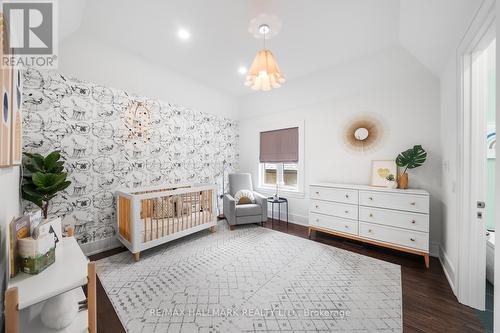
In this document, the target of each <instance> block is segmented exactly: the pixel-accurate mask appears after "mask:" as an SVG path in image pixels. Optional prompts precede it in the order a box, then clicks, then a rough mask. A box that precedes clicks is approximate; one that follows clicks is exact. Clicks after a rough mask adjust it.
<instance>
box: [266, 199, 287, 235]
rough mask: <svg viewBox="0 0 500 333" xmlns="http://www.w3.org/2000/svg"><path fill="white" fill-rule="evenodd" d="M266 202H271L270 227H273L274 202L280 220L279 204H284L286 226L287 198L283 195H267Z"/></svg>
mask: <svg viewBox="0 0 500 333" xmlns="http://www.w3.org/2000/svg"><path fill="white" fill-rule="evenodd" d="M267 202H268V203H270V204H271V228H273V227H274V225H273V222H274V204H278V221H281V204H283V203H284V204H286V226H287V227H288V199H287V198H283V197H281V198H280V197H269V198H267Z"/></svg>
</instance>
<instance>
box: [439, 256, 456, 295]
mask: <svg viewBox="0 0 500 333" xmlns="http://www.w3.org/2000/svg"><path fill="white" fill-rule="evenodd" d="M439 262H440V263H441V266H442V267H443V271H444V275H445V276H446V279H447V280H448V283H449V284H450V287H451V290H453V294H455V296H457V292H456V287H455V267H453V264H452V262H451V261H450V258H449V257H448V255H447V254H446V251H445V250H444V249H443V247H442V246H440V247H439Z"/></svg>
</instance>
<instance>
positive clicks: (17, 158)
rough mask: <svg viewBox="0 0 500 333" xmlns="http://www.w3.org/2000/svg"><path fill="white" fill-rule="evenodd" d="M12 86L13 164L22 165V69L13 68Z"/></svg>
mask: <svg viewBox="0 0 500 333" xmlns="http://www.w3.org/2000/svg"><path fill="white" fill-rule="evenodd" d="M11 81H12V82H11V83H12V87H11V97H12V100H11V107H12V116H11V120H12V125H11V131H12V138H11V140H12V142H11V152H12V165H21V162H22V114H21V106H22V96H23V93H22V91H23V79H22V78H21V69H20V68H12V80H11Z"/></svg>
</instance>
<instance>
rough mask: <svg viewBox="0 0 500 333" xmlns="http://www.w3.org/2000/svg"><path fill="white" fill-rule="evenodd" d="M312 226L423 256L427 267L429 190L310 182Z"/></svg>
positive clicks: (310, 229)
mask: <svg viewBox="0 0 500 333" xmlns="http://www.w3.org/2000/svg"><path fill="white" fill-rule="evenodd" d="M310 197H311V201H310V207H309V235H310V234H311V231H312V230H316V231H321V232H326V233H330V234H334V235H337V236H341V237H346V238H351V239H355V240H359V241H362V242H366V243H371V244H375V245H379V246H384V247H388V248H392V249H396V250H400V251H404V252H409V253H414V254H418V255H421V256H423V257H424V259H425V266H426V267H427V268H428V267H429V193H428V192H427V191H424V190H414V189H408V190H399V189H388V188H382V187H373V186H365V185H348V184H330V183H322V184H314V185H311V186H310Z"/></svg>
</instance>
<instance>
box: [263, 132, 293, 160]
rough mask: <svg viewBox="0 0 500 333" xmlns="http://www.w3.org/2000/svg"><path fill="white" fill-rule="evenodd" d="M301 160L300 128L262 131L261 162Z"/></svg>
mask: <svg viewBox="0 0 500 333" xmlns="http://www.w3.org/2000/svg"><path fill="white" fill-rule="evenodd" d="M298 160H299V128H298V127H292V128H285V129H279V130H275V131H267V132H260V162H261V163H266V162H267V163H284V162H298Z"/></svg>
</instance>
